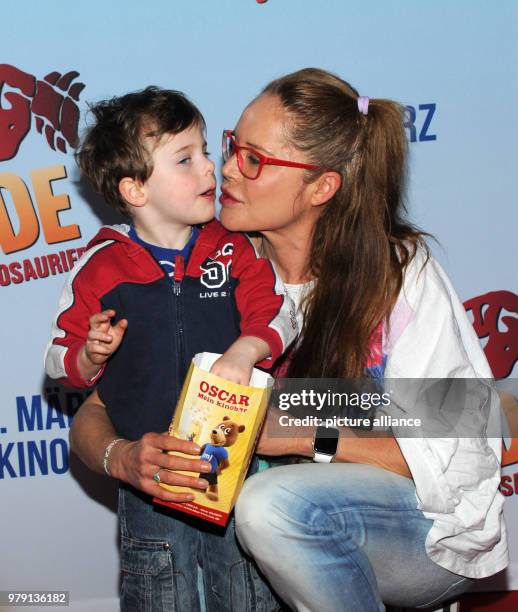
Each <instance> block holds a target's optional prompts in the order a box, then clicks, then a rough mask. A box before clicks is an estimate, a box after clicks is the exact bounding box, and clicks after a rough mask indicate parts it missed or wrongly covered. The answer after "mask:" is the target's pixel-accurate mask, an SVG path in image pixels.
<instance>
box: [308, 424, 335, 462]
mask: <svg viewBox="0 0 518 612" xmlns="http://www.w3.org/2000/svg"><path fill="white" fill-rule="evenodd" d="M339 438H340V431H339V430H338V429H336V427H322V426H321V425H319V426H318V427H317V428H316V430H315V437H314V438H313V461H315V462H316V463H331V461H332V459H333V457H334V456H335V455H336V449H337V448H338V439H339Z"/></svg>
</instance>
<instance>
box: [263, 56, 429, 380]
mask: <svg viewBox="0 0 518 612" xmlns="http://www.w3.org/2000/svg"><path fill="white" fill-rule="evenodd" d="M263 94H269V95H274V96H277V97H278V98H279V99H280V101H281V104H282V106H283V108H284V109H285V111H286V112H287V117H288V121H287V125H286V128H287V135H288V139H289V141H290V143H291V144H293V145H294V146H295V147H296V148H297V149H299V150H301V151H303V152H305V154H306V155H307V157H308V158H309V160H310V162H311V163H314V164H317V165H319V166H320V167H321V168H326V169H332V170H336V171H337V172H339V173H340V175H341V179H342V180H341V186H340V188H339V190H338V192H337V193H336V194H335V196H334V197H333V198H332V199H331V200H330V201H329V202H327V203H326V204H325V205H324V206H323V207H322V209H323V210H322V213H321V215H320V217H319V219H318V221H317V222H316V224H315V227H314V230H313V235H312V242H311V251H310V259H309V264H308V265H309V271H310V272H311V273H312V274H313V275H314V276H315V277H317V278H318V283H317V284H316V286H315V288H314V290H313V291H312V293H311V295H310V296H309V297H308V299H307V300H306V302H305V311H304V328H303V330H302V339H301V342H300V343H299V344H298V345H297V347H296V348H295V350H294V352H293V355H292V359H291V363H290V367H289V368H288V376H290V377H294V378H295V377H300V378H303V377H308V378H338V377H348V378H356V377H360V376H362V373H363V370H364V367H365V364H366V361H367V359H368V357H369V346H370V340H371V337H372V335H373V333H374V331H375V329H376V328H377V326H378V325H379V324H380V323H381V322H383V321H384V320H385V319H386V318H387V317H388V315H389V314H390V311H391V309H392V308H393V306H394V303H395V301H396V299H397V296H398V293H399V291H400V289H401V286H402V282H403V271H404V268H405V266H406V265H407V264H408V263H409V262H410V261H411V259H412V257H413V256H414V255H415V252H416V248H417V246H418V245H422V246H423V247H424V248H425V249H426V245H425V244H424V241H423V238H422V236H423V233H422V232H420V231H419V230H418V229H417V228H415V227H414V226H412V225H411V224H409V223H408V222H406V221H405V220H404V217H403V215H404V213H405V212H406V211H405V207H404V203H403V195H404V189H405V178H406V161H407V140H406V137H405V132H404V127H403V107H401V106H400V105H398V104H396V103H395V102H392V101H390V100H381V99H370V101H369V106H368V111H367V114H366V115H364V114H363V113H361V112H360V111H359V109H358V92H357V91H356V90H355V89H354V88H353V87H351V86H350V85H349V84H348V83H346V82H345V81H342V80H341V79H340V78H338V77H336V76H335V75H332V74H330V73H328V72H326V71H324V70H319V69H315V68H306V69H304V70H300V71H298V72H295V73H293V74H289V75H287V76H284V77H282V78H280V79H277V80H275V81H273V82H272V83H270V84H269V85H268V86H267V87H266V88H265V89H264V91H263ZM319 174H322V171H321V170H320V171H319V170H312V171H309V172H308V173H307V175H306V179H305V180H306V181H307V182H311V181H313V180H315V178H316V177H318V175H319Z"/></svg>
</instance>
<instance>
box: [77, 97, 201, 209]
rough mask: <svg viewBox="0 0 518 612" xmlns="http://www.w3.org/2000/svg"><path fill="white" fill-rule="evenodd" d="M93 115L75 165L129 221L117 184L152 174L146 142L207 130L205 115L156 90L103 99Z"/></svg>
mask: <svg viewBox="0 0 518 612" xmlns="http://www.w3.org/2000/svg"><path fill="white" fill-rule="evenodd" d="M90 111H91V112H92V113H93V115H94V117H95V123H94V124H93V125H92V126H90V127H89V128H88V129H87V131H86V133H85V135H84V138H83V139H82V142H81V144H80V145H79V147H78V149H77V150H76V153H75V158H76V161H77V163H78V165H79V167H80V168H81V170H82V171H83V172H84V174H85V175H86V176H87V177H88V178H89V180H90V181H91V183H92V185H93V187H94V189H95V190H96V191H97V192H99V193H100V194H102V195H103V197H104V199H105V200H106V202H107V203H108V204H110V205H111V206H113V207H114V208H115V209H116V210H118V211H119V212H121V213H122V214H124V215H126V216H128V215H129V210H128V206H127V204H126V202H125V201H124V198H123V197H122V196H121V194H120V192H119V182H120V181H121V179H123V178H124V177H130V178H133V179H137V180H139V181H141V182H145V181H146V180H147V179H148V178H149V177H150V176H151V173H152V171H153V165H152V158H151V154H150V151H149V149H148V148H146V146H145V144H144V138H146V137H148V138H154V139H156V141H158V140H159V139H160V138H161V137H162V136H163V135H164V134H179V133H180V132H183V131H184V130H186V129H188V128H189V127H191V126H193V125H198V126H200V127H201V129H202V130H205V120H204V119H203V115H202V114H201V112H200V111H199V110H198V108H196V106H195V105H194V104H193V103H192V102H190V100H188V99H187V98H186V97H185V96H184V94H183V93H181V92H179V91H174V90H169V89H162V88H160V87H155V86H150V87H146V89H143V90H141V91H136V92H132V93H128V94H126V95H124V96H120V97H115V98H111V99H110V100H103V101H101V102H98V103H97V104H94V105H92V106H90Z"/></svg>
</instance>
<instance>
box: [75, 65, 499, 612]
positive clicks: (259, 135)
mask: <svg viewBox="0 0 518 612" xmlns="http://www.w3.org/2000/svg"><path fill="white" fill-rule="evenodd" d="M224 143H225V152H224V155H225V157H226V163H225V166H224V169H223V174H224V178H225V182H224V184H223V189H222V191H223V194H222V197H221V203H222V206H223V209H222V213H221V220H222V222H223V224H224V225H225V226H226V227H227V228H228V229H231V230H236V231H238V230H239V231H258V232H260V237H259V238H258V239H257V242H256V247H257V249H258V251H259V252H261V253H262V254H263V255H265V256H267V257H269V258H270V259H271V261H272V262H273V263H274V265H275V266H276V268H277V270H278V272H279V273H280V275H281V277H282V278H283V280H284V281H285V283H286V287H287V291H288V292H289V293H290V294H291V296H292V297H293V298H294V299H295V300H297V301H298V304H299V316H300V317H302V315H303V316H304V323H303V327H302V330H303V333H302V338H301V341H300V342H299V343H298V345H297V346H296V348H295V349H294V351H293V353H292V355H290V357H289V359H288V360H287V362H286V363H285V364H284V365H283V366H282V372H283V373H284V374H286V373H287V374H288V376H290V377H302V378H305V377H313V378H320V377H325V378H342V377H349V378H354V377H358V376H361V375H362V374H363V373H364V372H365V370H366V369H367V370H368V371H369V373H370V375H371V376H376V377H378V378H379V377H382V376H383V375H384V376H385V377H387V378H389V377H406V378H447V377H454V376H457V377H465V378H472V377H481V378H484V377H486V378H489V377H490V371H489V368H488V366H487V362H486V361H485V358H484V355H483V352H482V351H481V349H480V347H479V345H478V341H477V339H476V337H475V335H474V333H473V331H472V330H471V329H470V325H469V322H468V321H467V319H466V317H465V314H464V312H463V309H462V305H461V304H460V303H459V301H458V299H457V298H456V296H455V295H454V293H453V291H452V289H451V286H450V285H449V282H448V280H447V279H446V277H445V276H444V273H443V272H442V271H441V270H440V268H439V267H438V266H437V264H436V263H435V262H433V260H431V259H430V258H429V257H428V255H427V252H426V247H425V245H424V242H423V240H422V237H421V235H420V234H419V232H418V231H417V230H416V229H415V228H413V227H412V226H410V225H408V224H407V223H405V222H404V220H403V219H402V212H403V207H402V194H403V187H404V180H403V179H404V169H405V161H406V140H405V136H404V132H403V127H402V116H401V108H400V107H399V106H397V105H395V104H394V103H391V102H388V101H384V100H370V101H369V100H368V99H367V98H361V97H359V96H358V94H357V92H356V91H355V90H354V89H353V88H352V87H350V86H349V85H348V84H347V83H345V82H343V81H341V80H340V79H338V78H337V77H334V76H333V75H330V74H329V73H326V72H324V71H320V70H314V69H307V70H303V71H300V72H298V73H294V74H292V75H288V76H286V77H283V78H281V79H279V80H278V81H274V82H273V83H271V84H270V85H269V86H268V87H267V88H266V89H265V90H264V92H263V93H262V94H261V95H260V96H259V97H258V98H257V99H256V100H254V101H253V102H252V103H251V104H250V105H249V106H248V107H247V108H246V109H245V111H244V113H243V115H242V117H241V119H240V120H239V122H238V124H237V126H236V129H235V131H233V132H225V137H224ZM301 320H302V319H301ZM487 393H488V397H489V399H490V400H491V407H492V408H491V410H492V412H494V411H495V409H496V403H495V398H494V393H493V392H492V390H491V389H489V390H488V391H487ZM486 399H487V398H486ZM400 403H401V404H403V403H404V398H402V400H400ZM403 408H406V409H407V410H409V411H411V409H412V406H403ZM477 411H478V412H480V414H482V410H481V409H480V410H479V407H478V405H477V406H476V410H475V412H477ZM478 412H477V414H478ZM272 414H273V413H272ZM267 433H268V428H266V430H265V433H264V434H263V436H262V438H261V440H260V443H259V449H258V450H259V452H260V453H262V454H264V455H271V456H275V455H277V456H279V455H286V454H288V455H299V456H301V457H307V458H311V457H313V454H314V453H313V449H312V444H313V439H314V435H315V431H314V428H307V429H306V430H302V429H301V428H299V429H298V430H297V432H296V435H293V436H291V437H284V438H283V439H281V438H279V437H273V436H268V435H267ZM290 433H292V432H290ZM339 436H340V437H339V440H338V442H337V447H336V452H332V453H331V454H332V458H333V463H331V464H329V465H312V464H301V465H288V466H283V467H277V468H275V469H272V470H267V471H264V472H263V473H261V474H259V475H254V476H252V477H250V478H249V480H248V483H247V484H246V485H245V489H244V490H243V492H242V494H241V496H240V499H239V502H238V506H237V509H236V524H237V531H238V536H239V538H240V540H241V542H242V544H243V546H244V547H245V548H246V550H247V551H248V552H250V553H251V555H252V556H253V557H254V558H255V559H256V560H257V562H258V564H259V566H260V568H261V569H262V571H263V572H264V574H265V575H266V577H267V578H268V579H269V580H270V582H271V584H272V585H273V586H274V588H275V590H276V591H277V592H278V593H279V594H280V596H281V597H282V598H283V599H284V600H285V601H286V602H287V603H288V604H289V605H290V606H291V607H292V608H294V609H297V610H311V611H314V610H355V611H356V610H379V609H383V603H382V602H385V603H390V604H393V605H405V606H419V605H422V606H426V605H432V604H438V603H439V602H440V601H442V600H444V599H447V598H450V597H453V596H455V595H457V594H459V593H460V592H462V591H464V590H465V589H466V588H467V586H468V584H469V582H470V579H471V578H475V577H483V576H487V575H490V574H492V573H495V572H497V571H499V570H500V569H502V568H503V567H505V565H506V563H507V551H506V543H505V531H504V527H503V524H502V522H501V509H502V497H501V496H500V494H499V493H498V491H497V488H498V483H499V456H500V455H499V453H500V442H499V441H498V440H489V442H488V441H487V440H486V439H482V438H479V439H467V440H465V439H453V438H452V439H451V440H450V439H448V440H441V439H430V440H427V439H421V440H415V439H412V438H403V437H401V438H398V439H397V440H396V439H395V438H394V437H385V438H368V437H367V438H366V437H357V436H354V435H352V432H350V431H348V430H346V429H342V430H341V431H340V432H339ZM114 437H116V433H115V432H114V431H113V429H111V430H110V424H109V421H107V418H106V413H105V410H104V407H103V406H102V405H101V404H100V403H99V401H98V398H97V399H96V398H95V396H94V397H93V398H92V399H89V400H88V401H87V403H86V404H85V405H84V406H83V407H82V408H81V409H80V411H79V412H78V414H77V416H76V418H75V420H74V424H73V427H72V431H71V441H72V447H73V448H74V450H75V451H76V452H77V453H78V454H79V455H80V457H82V458H83V460H85V462H87V463H89V465H90V466H91V467H94V469H98V470H99V471H100V470H101V469H102V451H103V450H104V448H106V445H107V444H108V443H109V442H110V440H112V439H114ZM318 442H319V440H318V439H317V450H318ZM179 444H180V442H179V441H176V440H174V439H167V436H164V435H161V434H148V435H146V436H144V438H142V440H140V441H137V442H132V443H129V442H123V443H119V444H116V445H115V446H114V447H113V449H112V452H111V455H110V471H111V472H112V474H114V475H115V476H116V477H118V478H120V479H122V480H123V481H125V482H129V483H131V484H133V485H134V486H136V487H137V488H138V489H141V490H143V491H145V492H146V493H151V494H155V495H156V494H158V495H160V496H161V497H164V498H165V497H168V496H169V495H172V494H167V493H166V492H164V491H163V490H161V489H159V488H158V487H157V485H156V484H155V483H154V482H153V480H152V476H153V474H154V473H155V472H156V471H157V467H160V468H162V467H167V468H170V469H172V470H175V469H181V467H182V466H180V465H179V464H177V463H174V462H175V461H176V460H175V459H174V458H172V457H167V456H164V455H162V454H161V450H162V449H167V450H171V449H173V448H177V447H178V445H179ZM321 454H322V453H321ZM323 454H324V455H325V454H326V453H323ZM99 455H101V456H99ZM317 458H318V457H317ZM328 458H331V455H328ZM195 461H196V460H195V459H193V462H195ZM183 467H184V468H185V466H183ZM192 469H193V470H194V469H196V468H195V467H194V466H193V467H192ZM164 477H165V478H167V479H168V481H169V482H170V483H174V482H180V480H181V479H182V478H185V477H183V476H181V475H179V474H175V473H174V471H173V472H168V473H165V474H164ZM191 484H192V485H193V486H195V482H194V481H193V482H191ZM256 609H260V608H259V607H257V608H256Z"/></svg>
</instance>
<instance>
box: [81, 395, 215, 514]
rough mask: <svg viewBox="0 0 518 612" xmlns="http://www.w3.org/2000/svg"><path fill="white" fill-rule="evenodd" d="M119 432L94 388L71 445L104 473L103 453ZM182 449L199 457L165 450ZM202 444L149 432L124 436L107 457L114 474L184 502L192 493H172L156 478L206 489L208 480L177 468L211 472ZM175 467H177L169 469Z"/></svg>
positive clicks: (89, 464)
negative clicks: (130, 437) (202, 454)
mask: <svg viewBox="0 0 518 612" xmlns="http://www.w3.org/2000/svg"><path fill="white" fill-rule="evenodd" d="M118 437H119V436H118V435H117V432H116V431H115V429H114V428H113V424H112V422H111V421H110V418H109V417H108V414H107V412H106V406H105V405H104V404H103V403H102V401H101V400H100V398H99V395H98V394H97V391H94V392H93V393H92V394H91V395H90V396H89V397H88V398H87V399H86V401H85V402H84V403H83V404H82V405H81V407H80V408H79V410H78V411H77V414H76V415H75V417H74V420H73V421H72V426H71V428H70V446H71V449H72V450H73V452H74V453H75V454H76V455H77V456H78V457H79V458H80V459H81V461H83V463H85V464H86V465H87V466H88V467H89V468H90V469H92V470H94V471H95V472H98V473H99V474H104V473H105V468H104V453H105V451H106V448H107V447H108V445H109V444H110V443H111V442H112V441H113V440H115V439H116V438H118ZM171 450H176V451H181V452H183V453H186V454H187V455H192V456H193V457H198V458H196V459H194V458H193V459H189V458H180V457H175V456H171V455H167V454H166V453H165V452H164V451H171ZM200 450H201V449H200V447H199V446H197V445H196V444H194V443H192V442H188V441H187V440H179V439H178V438H173V437H171V436H169V434H167V433H161V434H160V433H148V434H145V435H144V436H143V437H142V438H141V439H140V440H137V441H135V442H131V441H129V440H121V441H120V442H117V444H115V445H114V446H113V447H112V449H111V452H110V455H109V458H108V464H107V468H108V470H109V472H110V474H111V475H112V476H114V477H115V478H119V479H120V480H122V481H124V482H127V483H129V484H131V485H132V486H134V487H136V488H137V489H139V490H141V491H143V492H145V493H148V494H149V495H154V496H156V497H158V498H160V499H163V500H165V501H175V502H185V501H190V500H192V499H193V497H194V495H193V494H194V491H193V493H171V492H170V491H167V490H166V489H164V488H163V487H161V486H159V485H158V483H156V482H155V481H154V480H153V476H154V475H155V474H156V473H158V474H159V476H160V480H161V481H162V482H165V483H166V484H172V485H184V486H189V487H192V488H193V489H205V488H206V487H207V484H208V483H207V481H206V480H203V479H199V478H197V477H191V476H187V475H185V474H180V473H178V470H182V471H193V472H197V473H202V472H209V471H210V464H209V463H207V462H206V461H201V460H200V459H199V454H200ZM167 470H174V471H167Z"/></svg>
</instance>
